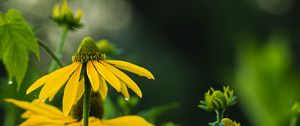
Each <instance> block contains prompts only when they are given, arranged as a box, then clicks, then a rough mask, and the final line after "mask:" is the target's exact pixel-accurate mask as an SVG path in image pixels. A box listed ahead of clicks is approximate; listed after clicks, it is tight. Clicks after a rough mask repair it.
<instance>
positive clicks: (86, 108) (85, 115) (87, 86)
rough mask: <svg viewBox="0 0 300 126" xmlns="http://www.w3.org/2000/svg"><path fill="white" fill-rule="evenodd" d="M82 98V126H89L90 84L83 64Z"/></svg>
mask: <svg viewBox="0 0 300 126" xmlns="http://www.w3.org/2000/svg"><path fill="white" fill-rule="evenodd" d="M83 68H84V69H83V70H84V78H85V80H84V97H83V115H82V117H83V126H88V125H89V114H90V97H91V84H90V80H89V79H88V76H87V72H86V70H85V69H86V68H85V64H84V67H83Z"/></svg>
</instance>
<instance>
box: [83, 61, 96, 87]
mask: <svg viewBox="0 0 300 126" xmlns="http://www.w3.org/2000/svg"><path fill="white" fill-rule="evenodd" d="M86 72H87V75H88V77H89V79H90V82H91V85H92V88H93V90H94V91H97V90H98V89H99V77H98V72H97V70H96V68H95V67H94V65H93V63H92V61H88V63H87V65H86Z"/></svg>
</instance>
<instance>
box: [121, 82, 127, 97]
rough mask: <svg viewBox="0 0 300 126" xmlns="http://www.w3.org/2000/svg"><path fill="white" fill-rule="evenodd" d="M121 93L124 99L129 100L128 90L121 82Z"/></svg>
mask: <svg viewBox="0 0 300 126" xmlns="http://www.w3.org/2000/svg"><path fill="white" fill-rule="evenodd" d="M121 93H122V94H123V96H124V97H125V99H127V100H128V99H129V93H128V89H127V87H126V85H125V83H123V82H121Z"/></svg>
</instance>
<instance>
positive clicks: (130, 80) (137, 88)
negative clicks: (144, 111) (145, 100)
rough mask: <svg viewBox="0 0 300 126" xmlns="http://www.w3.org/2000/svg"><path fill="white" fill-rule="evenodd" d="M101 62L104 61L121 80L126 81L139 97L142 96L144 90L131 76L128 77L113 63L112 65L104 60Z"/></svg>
mask: <svg viewBox="0 0 300 126" xmlns="http://www.w3.org/2000/svg"><path fill="white" fill-rule="evenodd" d="M100 63H102V64H103V65H104V66H105V67H106V68H108V69H109V70H110V71H111V72H113V73H114V74H115V75H116V76H117V77H118V78H119V79H120V80H122V81H124V83H125V84H126V85H127V86H128V87H129V88H130V89H131V90H133V91H134V92H135V93H136V94H137V95H138V96H139V97H142V91H141V89H140V88H139V87H138V86H137V84H136V83H135V82H134V81H133V80H132V79H131V78H130V77H128V76H127V75H126V74H125V73H123V72H122V71H120V70H118V69H117V68H115V67H114V66H112V65H110V64H108V63H106V62H104V61H100ZM122 88H123V87H122ZM121 90H122V89H121ZM126 90H127V88H126Z"/></svg>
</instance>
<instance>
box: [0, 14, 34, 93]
mask: <svg viewBox="0 0 300 126" xmlns="http://www.w3.org/2000/svg"><path fill="white" fill-rule="evenodd" d="M0 38H1V39H0V59H1V60H3V63H4V65H5V68H6V70H7V72H8V75H9V79H10V80H12V79H13V78H15V80H16V82H17V84H18V88H19V87H20V85H21V83H22V81H23V79H24V77H25V74H26V72H27V66H28V61H29V57H28V54H29V52H32V53H34V54H35V56H36V57H37V59H39V47H38V43H37V40H36V38H35V36H34V33H33V32H32V29H31V28H30V26H29V25H28V23H27V22H26V21H25V20H24V18H23V17H22V15H21V14H20V12H19V11H18V10H15V9H10V10H9V11H8V12H7V13H6V14H0Z"/></svg>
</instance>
